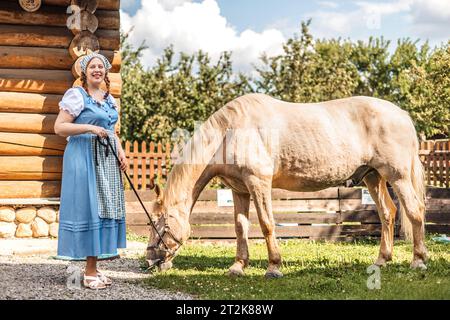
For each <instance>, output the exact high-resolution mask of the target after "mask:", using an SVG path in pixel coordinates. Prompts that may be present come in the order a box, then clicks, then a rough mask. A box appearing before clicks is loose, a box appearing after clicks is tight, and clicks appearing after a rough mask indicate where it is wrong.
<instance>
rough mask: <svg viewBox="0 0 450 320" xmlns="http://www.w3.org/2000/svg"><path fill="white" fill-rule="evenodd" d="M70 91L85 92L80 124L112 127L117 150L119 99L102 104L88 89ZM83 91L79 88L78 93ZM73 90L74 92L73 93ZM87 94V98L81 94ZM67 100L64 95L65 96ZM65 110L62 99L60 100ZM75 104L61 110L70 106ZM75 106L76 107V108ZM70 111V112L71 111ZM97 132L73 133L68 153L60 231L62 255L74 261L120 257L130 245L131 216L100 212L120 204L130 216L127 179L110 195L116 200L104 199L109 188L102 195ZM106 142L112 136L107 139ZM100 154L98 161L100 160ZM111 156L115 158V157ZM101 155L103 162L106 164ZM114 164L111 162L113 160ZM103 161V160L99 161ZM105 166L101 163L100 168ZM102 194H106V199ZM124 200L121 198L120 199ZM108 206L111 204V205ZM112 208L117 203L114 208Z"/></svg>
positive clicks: (60, 253)
mask: <svg viewBox="0 0 450 320" xmlns="http://www.w3.org/2000/svg"><path fill="white" fill-rule="evenodd" d="M70 90H79V92H80V93H81V94H82V97H83V99H82V103H83V106H82V107H80V110H81V111H79V113H74V115H75V114H76V115H77V117H76V118H75V120H74V123H77V124H93V125H96V126H101V127H103V128H105V129H106V130H107V131H108V135H109V136H110V137H111V138H112V139H111V142H113V143H114V148H115V150H117V144H116V140H115V139H113V137H114V126H115V124H116V122H117V120H118V116H119V115H118V112H117V110H116V108H115V104H114V98H112V96H111V95H110V96H109V97H108V98H107V99H106V100H105V101H104V102H103V103H102V104H101V108H99V106H98V105H97V103H96V101H94V100H93V98H92V97H90V96H88V95H87V93H86V91H85V90H84V89H83V88H82V87H75V88H72V89H70ZM76 93H77V94H78V96H80V95H79V93H78V92H76ZM72 94H73V91H72ZM80 97H81V96H80ZM63 99H64V98H63ZM60 108H61V103H60ZM69 108H72V106H69V107H67V108H61V109H66V110H68V109H69ZM74 108H75V106H73V108H72V110H73V109H74ZM68 111H70V110H68ZM95 138H96V135H95V134H92V133H83V134H78V135H73V136H70V137H69V139H68V141H69V142H68V143H67V145H66V149H65V151H64V156H63V171H62V182H61V195H60V209H59V233H58V256H57V257H56V258H60V259H68V260H85V259H86V257H88V256H97V257H99V258H100V259H101V258H102V257H111V256H117V254H118V252H117V249H118V248H125V247H126V225H125V217H123V218H120V219H109V218H101V217H100V215H99V213H100V211H101V209H102V210H103V209H104V208H103V207H102V206H101V204H102V203H103V204H105V205H106V204H107V203H116V204H117V203H118V204H120V205H119V206H118V208H115V209H116V210H119V211H121V212H122V213H123V216H124V214H125V206H124V201H123V184H122V183H123V181H122V179H120V180H118V179H116V180H115V181H114V182H113V183H114V184H119V183H120V188H118V189H114V190H119V191H118V192H115V193H116V194H109V195H107V196H108V197H110V199H104V197H105V194H107V192H103V193H101V192H100V193H99V189H98V188H99V186H103V184H100V183H99V181H98V180H100V179H97V176H96V170H98V169H96V167H95V166H96V162H97V163H98V161H99V160H98V159H97V157H98V155H97V152H96V151H95V150H94V149H93V141H94V140H95ZM105 141H106V140H105ZM110 157H112V158H114V161H115V162H112V163H113V164H114V163H115V166H117V167H116V168H114V169H115V171H114V170H112V169H111V167H110V168H107V169H108V171H114V172H117V171H119V173H117V174H120V169H119V165H118V163H117V160H116V159H115V157H114V155H112V154H110ZM94 158H95V159H94ZM110 159H111V158H110ZM102 161H103V160H102V158H101V157H100V163H102ZM109 163H111V162H109ZM97 165H98V164H97ZM100 168H101V167H100ZM100 195H102V197H100ZM117 199H120V200H121V201H120V202H117V201H115V200H117ZM105 208H106V207H105ZM108 209H109V210H111V209H112V207H109V208H108Z"/></svg>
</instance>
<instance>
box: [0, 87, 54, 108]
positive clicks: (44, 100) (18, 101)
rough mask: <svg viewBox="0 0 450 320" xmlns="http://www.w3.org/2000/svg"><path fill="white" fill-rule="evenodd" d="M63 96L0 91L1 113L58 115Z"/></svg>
mask: <svg viewBox="0 0 450 320" xmlns="http://www.w3.org/2000/svg"><path fill="white" fill-rule="evenodd" d="M61 98H62V95H53V94H36V93H18V92H1V91H0V111H1V112H23V113H58V112H59V107H58V102H59V101H60V100H61Z"/></svg>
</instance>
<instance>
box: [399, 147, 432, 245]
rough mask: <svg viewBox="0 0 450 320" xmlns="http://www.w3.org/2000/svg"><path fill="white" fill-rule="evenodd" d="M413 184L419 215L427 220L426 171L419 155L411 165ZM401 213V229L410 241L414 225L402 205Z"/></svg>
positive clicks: (415, 156) (416, 155) (415, 155)
mask: <svg viewBox="0 0 450 320" xmlns="http://www.w3.org/2000/svg"><path fill="white" fill-rule="evenodd" d="M411 183H412V186H413V189H414V193H415V194H414V196H415V197H416V199H417V203H418V204H419V212H418V213H417V214H420V215H423V216H424V217H423V219H425V198H426V188H425V171H424V170H423V166H422V162H421V161H420V158H419V154H418V153H416V154H414V156H413V159H412V164H411ZM400 213H401V227H402V231H403V234H404V235H405V239H406V240H407V241H410V240H411V239H412V225H411V222H410V221H409V219H408V217H407V216H406V211H405V208H404V207H403V205H402V204H401V203H400Z"/></svg>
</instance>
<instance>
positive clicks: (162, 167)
mask: <svg viewBox="0 0 450 320" xmlns="http://www.w3.org/2000/svg"><path fill="white" fill-rule="evenodd" d="M124 149H125V153H126V155H127V158H128V163H129V167H128V170H127V172H128V174H129V176H130V178H131V179H132V181H133V185H134V186H135V188H136V189H137V190H147V189H148V186H149V182H150V177H155V178H158V179H159V181H161V182H164V181H165V180H166V179H167V174H168V173H169V171H170V164H171V162H172V161H171V160H173V159H171V144H170V143H161V142H158V143H154V142H150V143H147V142H145V141H144V142H142V143H138V142H136V141H134V142H130V141H126V143H125V148H124ZM420 158H421V161H422V164H423V165H424V168H425V173H426V182H427V185H430V186H435V187H445V188H450V140H443V141H438V140H429V141H423V142H421V144H420ZM125 187H126V189H130V188H131V187H130V186H128V182H127V181H125Z"/></svg>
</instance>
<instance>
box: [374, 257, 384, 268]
mask: <svg viewBox="0 0 450 320" xmlns="http://www.w3.org/2000/svg"><path fill="white" fill-rule="evenodd" d="M386 263H387V261H386V259H383V258H378V259H377V261H375V262H374V265H375V266H377V267H386Z"/></svg>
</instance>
